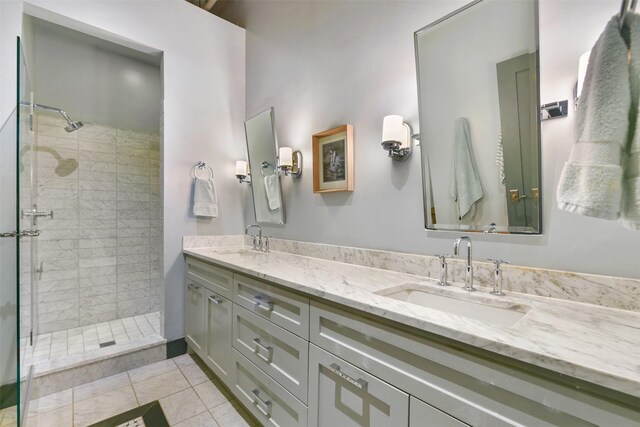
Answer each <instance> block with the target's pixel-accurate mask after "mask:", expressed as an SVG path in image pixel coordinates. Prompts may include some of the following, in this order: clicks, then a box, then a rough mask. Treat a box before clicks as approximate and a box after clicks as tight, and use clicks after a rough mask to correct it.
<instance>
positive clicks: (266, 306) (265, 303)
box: [253, 295, 275, 311]
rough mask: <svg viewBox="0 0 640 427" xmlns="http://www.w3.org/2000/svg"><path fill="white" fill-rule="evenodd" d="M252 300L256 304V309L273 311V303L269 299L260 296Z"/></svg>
mask: <svg viewBox="0 0 640 427" xmlns="http://www.w3.org/2000/svg"><path fill="white" fill-rule="evenodd" d="M253 299H254V301H255V303H256V308H261V309H263V310H266V311H273V307H274V306H275V303H274V302H273V301H271V300H270V299H267V298H265V297H264V296H262V295H256V296H254V297H253Z"/></svg>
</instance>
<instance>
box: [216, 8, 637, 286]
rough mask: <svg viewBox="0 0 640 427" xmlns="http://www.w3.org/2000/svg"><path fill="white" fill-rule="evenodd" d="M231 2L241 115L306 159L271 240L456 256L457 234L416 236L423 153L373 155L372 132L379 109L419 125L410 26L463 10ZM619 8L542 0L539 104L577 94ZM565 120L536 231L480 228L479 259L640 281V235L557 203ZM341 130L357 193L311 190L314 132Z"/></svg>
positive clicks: (553, 135) (546, 159)
mask: <svg viewBox="0 0 640 427" xmlns="http://www.w3.org/2000/svg"><path fill="white" fill-rule="evenodd" d="M233 3H236V4H235V5H233ZM233 3H230V4H229V5H228V6H227V7H226V8H225V11H224V13H225V15H224V17H225V18H228V19H230V20H232V22H239V23H241V24H244V25H245V26H246V29H247V79H246V92H247V98H246V101H247V102H246V116H247V117H250V116H252V115H254V114H256V113H257V112H259V111H261V110H263V109H265V108H267V107H269V106H274V107H275V112H276V121H277V132H278V139H279V142H280V144H281V145H283V146H292V147H294V148H295V149H300V150H301V151H302V152H303V155H304V166H305V170H304V173H303V177H302V179H300V180H293V179H291V178H285V179H284V197H285V203H286V209H287V224H286V225H285V226H279V227H273V226H269V227H265V228H266V231H267V233H268V234H270V235H273V236H277V237H282V238H288V239H297V240H306V241H312V242H323V243H332V244H340V245H350V246H360V247H370V248H377V249H387V250H395V251H406V252H416V253H424V254H433V253H442V252H446V253H449V252H451V250H452V244H453V240H454V238H455V237H457V236H458V234H456V233H450V232H427V231H425V229H424V224H423V212H422V187H421V172H420V159H419V157H418V156H417V155H415V156H413V157H412V158H411V159H410V160H409V161H408V162H407V163H404V164H394V163H392V162H391V161H390V160H389V159H388V158H387V156H386V154H385V153H384V152H383V150H382V149H381V148H380V135H381V128H382V118H383V117H384V116H385V115H387V114H401V115H403V116H404V117H405V121H408V122H409V123H410V124H412V126H414V128H415V127H417V121H418V120H417V116H418V104H417V95H416V94H417V89H416V76H415V62H414V52H413V32H414V31H415V30H417V29H419V28H421V27H423V26H425V25H427V24H429V23H430V22H432V21H434V20H435V19H437V18H439V17H441V16H443V15H445V14H446V13H448V12H451V11H453V10H454V9H456V8H457V7H459V6H461V5H462V4H464V3H465V2H464V1H446V2H445V1H413V2H408V1H339V2H338V1H264V0H262V1H240V2H233ZM619 6H620V2H619V1H618V0H611V1H609V0H599V1H593V0H592V1H589V0H575V1H552V0H541V1H540V23H541V28H540V55H541V65H540V67H541V91H542V92H541V101H542V102H543V103H546V102H551V101H555V100H561V99H572V90H573V85H574V84H575V82H576V80H577V68H578V58H579V56H580V55H581V54H582V53H583V52H585V51H587V50H588V49H590V48H591V46H592V45H593V43H594V42H595V40H596V39H597V37H598V35H599V34H600V32H601V31H602V30H603V29H604V26H605V24H606V22H607V21H608V19H609V18H610V17H611V16H612V15H613V14H614V13H616V12H617V10H618V9H619ZM573 122H574V115H573V111H571V116H570V117H569V118H566V119H561V120H552V121H549V122H545V123H543V125H542V139H543V142H542V154H543V155H542V162H543V171H542V175H543V177H542V179H543V182H542V194H543V228H544V235H542V236H538V237H523V236H482V235H478V234H474V235H473V239H474V241H475V242H476V244H475V247H474V254H475V257H476V258H477V259H482V258H488V257H500V258H505V259H508V260H511V261H512V262H514V263H516V264H521V265H529V266H536V267H545V268H552V269H564V270H572V271H583V272H591V273H601V274H612V275H620V276H628V277H640V272H639V270H638V267H637V265H636V260H637V257H638V255H637V254H638V249H639V248H640V239H639V237H640V234H638V233H634V232H631V231H628V230H626V229H624V228H622V227H621V226H620V225H619V224H618V223H615V222H607V221H603V220H597V219H591V218H586V217H581V216H578V215H575V214H570V213H566V212H563V211H560V210H558V209H557V208H556V203H555V189H556V186H557V183H558V179H559V175H560V171H561V170H562V166H563V164H564V162H565V161H566V159H567V158H568V155H569V151H570V149H571V138H572V129H573ZM344 123H350V124H352V125H353V126H354V130H355V173H356V178H355V192H353V193H351V194H349V193H342V194H328V195H318V194H313V192H312V181H313V179H312V178H313V175H312V167H311V158H312V156H311V135H312V134H314V133H316V132H319V131H323V130H326V129H330V128H332V127H334V126H338V125H341V124H344ZM418 153H419V150H418ZM245 191H246V189H245ZM245 219H246V221H247V223H251V222H253V213H252V212H250V211H247V213H246V218H245Z"/></svg>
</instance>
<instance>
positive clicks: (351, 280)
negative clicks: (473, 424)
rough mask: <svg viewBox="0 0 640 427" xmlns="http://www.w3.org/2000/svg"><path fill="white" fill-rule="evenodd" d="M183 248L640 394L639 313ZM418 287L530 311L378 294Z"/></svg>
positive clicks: (365, 270)
mask: <svg viewBox="0 0 640 427" xmlns="http://www.w3.org/2000/svg"><path fill="white" fill-rule="evenodd" d="M184 253H185V254H187V255H190V256H193V257H195V258H198V259H201V260H204V261H208V262H211V263H214V264H217V265H219V266H221V267H226V268H229V269H233V270H235V271H238V272H241V273H244V274H246V275H248V276H252V277H256V278H260V279H265V280H268V281H270V282H273V283H276V284H279V285H282V286H284V287H287V288H290V289H294V290H296V291H300V292H303V293H305V294H308V295H311V296H314V297H319V298H323V299H326V300H328V301H332V302H335V303H339V304H344V305H346V306H349V307H352V308H354V309H357V310H361V311H363V312H367V313H371V314H374V315H376V316H380V317H382V318H386V319H389V320H393V321H395V322H398V323H402V324H405V325H408V326H412V327H415V328H418V329H421V330H424V331H427V332H431V333H434V334H437V335H440V336H443V337H446V338H450V339H453V340H456V341H459V342H461V343H465V344H469V345H472V346H475V347H478V348H482V349H484V350H488V351H492V352H494V353H498V354H501V355H504V356H507V357H510V358H513V359H516V360H520V361H523V362H527V363H530V364H533V365H536V366H540V367H543V368H546V369H549V370H551V371H555V372H558V373H561V374H566V375H568V376H571V377H574V378H578V379H581V380H584V381H588V382H591V383H595V384H598V385H601V386H604V387H608V388H611V389H614V390H618V391H620V392H622V393H626V394H629V395H632V396H635V397H640V313H637V312H632V311H625V310H619V309H612V308H605V307H600V306H596V305H592V304H584V303H577V302H570V301H564V300H559V299H554V298H545V297H538V296H533V295H528V294H518V293H513V292H510V293H508V295H507V296H503V297H496V296H493V295H490V294H489V293H488V291H489V290H488V289H486V288H478V291H477V292H474V293H471V294H470V293H469V292H466V291H464V290H462V289H461V288H462V285H461V284H455V283H454V284H453V285H452V286H448V287H444V288H443V287H440V286H438V285H437V284H436V282H435V281H434V280H432V279H428V278H426V277H422V276H417V275H412V274H404V273H398V272H394V271H389V270H381V269H376V268H370V267H364V266H359V265H354V264H346V263H341V262H336V261H328V260H322V259H318V258H311V257H305V256H300V255H294V254H290V253H284V252H276V251H272V252H270V253H262V252H257V251H253V250H251V249H248V248H246V247H236V248H190V249H184ZM408 283H411V284H416V285H419V286H424V287H427V288H428V289H429V292H431V293H440V294H445V295H450V296H455V297H456V298H459V299H466V300H472V301H478V302H479V301H482V300H485V301H486V300H487V299H489V300H491V301H497V304H501V305H508V304H514V305H523V306H528V307H530V309H529V310H528V312H527V314H526V315H525V316H524V317H522V318H521V319H520V320H518V321H517V323H515V324H514V325H513V326H510V327H499V326H492V325H488V324H486V323H483V322H481V321H477V320H473V319H470V318H468V317H466V316H465V317H463V316H458V315H454V314H449V313H446V312H444V311H440V310H435V309H429V308H426V307H422V306H418V305H415V304H412V303H408V302H403V301H398V300H395V299H392V298H388V297H385V296H383V295H378V294H376V292H379V293H382V294H384V293H385V291H386V292H388V290H389V289H391V288H398V287H399V288H402V287H403V286H406V284H408Z"/></svg>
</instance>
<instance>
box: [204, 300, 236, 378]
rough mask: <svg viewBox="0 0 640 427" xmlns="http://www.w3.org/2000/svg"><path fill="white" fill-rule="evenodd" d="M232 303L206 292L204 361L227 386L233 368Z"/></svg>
mask: <svg viewBox="0 0 640 427" xmlns="http://www.w3.org/2000/svg"><path fill="white" fill-rule="evenodd" d="M232 307H233V303H232V302H231V301H230V300H228V299H226V298H224V297H222V296H220V295H218V294H216V293H215V292H211V291H209V290H208V291H207V323H206V326H207V330H206V331H207V332H206V333H207V340H206V351H205V357H204V360H205V362H206V364H207V365H208V366H209V367H210V368H211V370H212V371H213V372H214V373H215V374H216V375H217V376H218V377H219V378H220V379H221V380H222V381H223V382H224V383H225V384H227V385H229V382H230V376H229V375H230V372H231V369H232V368H233V358H232V354H231V339H232V338H231V322H232V320H233V313H232Z"/></svg>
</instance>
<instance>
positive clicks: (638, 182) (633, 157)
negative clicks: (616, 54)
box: [620, 13, 640, 231]
mask: <svg viewBox="0 0 640 427" xmlns="http://www.w3.org/2000/svg"><path fill="white" fill-rule="evenodd" d="M625 25H626V27H627V29H628V34H629V39H628V43H629V51H630V55H629V57H630V62H629V79H630V87H631V114H630V115H629V118H630V122H631V123H630V128H631V132H633V133H632V134H631V135H630V138H629V143H628V146H627V150H625V155H624V158H625V161H624V180H623V184H622V194H623V196H622V216H621V218H620V222H621V223H622V225H624V226H625V227H627V228H630V229H632V230H637V231H640V128H639V124H640V115H639V113H640V108H639V107H638V104H640V16H639V15H636V14H634V13H627V14H626V19H625Z"/></svg>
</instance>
